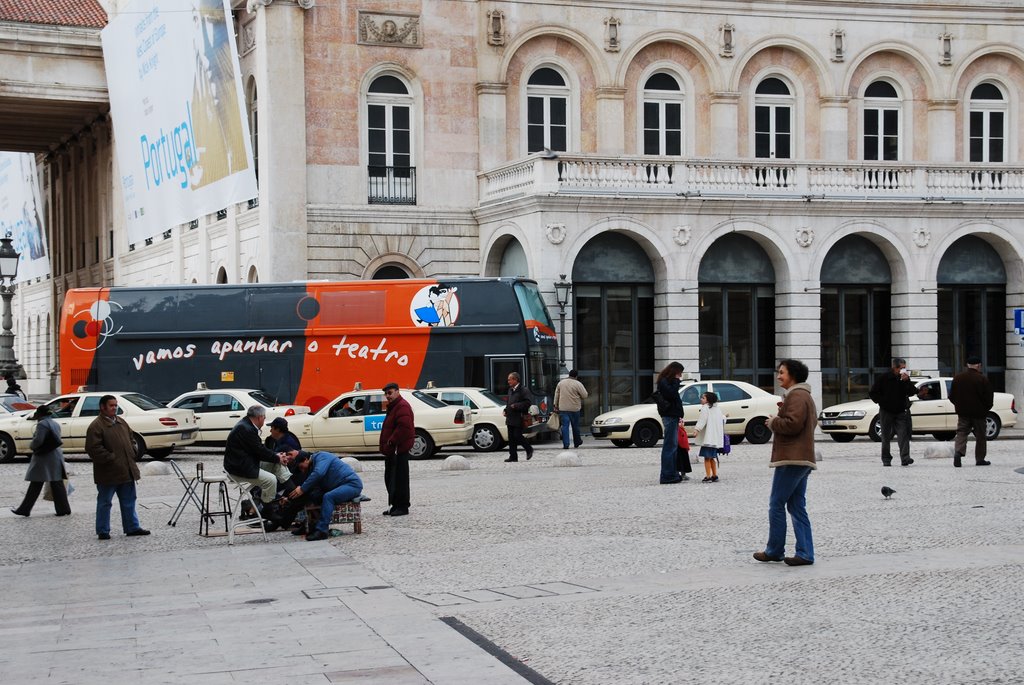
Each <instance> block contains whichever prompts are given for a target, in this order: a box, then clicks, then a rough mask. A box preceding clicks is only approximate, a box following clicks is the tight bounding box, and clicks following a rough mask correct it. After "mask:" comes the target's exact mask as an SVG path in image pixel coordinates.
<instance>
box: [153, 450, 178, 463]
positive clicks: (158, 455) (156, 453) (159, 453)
mask: <svg viewBox="0 0 1024 685" xmlns="http://www.w3.org/2000/svg"><path fill="white" fill-rule="evenodd" d="M173 449H174V448H173V447H153V448H150V450H149V456H151V457H153V458H154V459H156V460H157V461H163V460H164V459H166V458H167V457H169V456H171V450H173Z"/></svg>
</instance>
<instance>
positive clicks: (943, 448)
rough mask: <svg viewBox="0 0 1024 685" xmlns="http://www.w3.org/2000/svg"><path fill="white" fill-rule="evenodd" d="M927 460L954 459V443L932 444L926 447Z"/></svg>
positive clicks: (925, 456) (925, 455)
mask: <svg viewBox="0 0 1024 685" xmlns="http://www.w3.org/2000/svg"><path fill="white" fill-rule="evenodd" d="M924 458H925V459H952V458H953V443H951V442H930V443H928V444H927V445H925V446H924Z"/></svg>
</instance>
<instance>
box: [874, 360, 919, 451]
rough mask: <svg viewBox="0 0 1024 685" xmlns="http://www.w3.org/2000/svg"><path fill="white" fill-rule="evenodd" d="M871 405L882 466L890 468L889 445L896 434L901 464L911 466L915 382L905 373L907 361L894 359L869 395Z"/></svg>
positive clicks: (876, 381) (908, 373)
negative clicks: (877, 426) (878, 429)
mask: <svg viewBox="0 0 1024 685" xmlns="http://www.w3.org/2000/svg"><path fill="white" fill-rule="evenodd" d="M868 394H869V396H870V397H871V401H872V402H874V403H875V404H877V405H878V421H879V423H881V429H882V436H881V437H882V466H892V452H891V451H890V450H889V442H890V441H891V440H892V435H893V433H894V432H895V433H896V442H897V444H898V445H899V448H900V463H901V464H903V465H904V466H910V465H911V464H913V463H914V460H913V459H911V458H910V430H911V427H912V426H911V422H910V399H909V398H910V396H911V395H914V394H917V388H916V387H915V386H914V382H913V381H912V380H910V372H908V371H907V360H906V359H900V358H898V357H897V358H894V359H893V360H892V368H891V369H889V370H888V371H886V372H885V373H883V374H882V375H881V376H879V377H878V378H877V380H875V384H874V385H872V386H871V391H870V392H869V393H868Z"/></svg>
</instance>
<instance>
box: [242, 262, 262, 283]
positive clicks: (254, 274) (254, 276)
mask: <svg viewBox="0 0 1024 685" xmlns="http://www.w3.org/2000/svg"><path fill="white" fill-rule="evenodd" d="M245 280H246V281H247V282H248V283H259V282H260V273H259V271H257V270H256V267H255V266H250V267H249V275H248V276H246V278H245Z"/></svg>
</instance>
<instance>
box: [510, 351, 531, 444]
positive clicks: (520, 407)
mask: <svg viewBox="0 0 1024 685" xmlns="http://www.w3.org/2000/svg"><path fill="white" fill-rule="evenodd" d="M532 404H533V394H532V393H531V392H530V391H529V389H527V388H526V386H524V385H523V384H522V383H520V382H519V374H518V373H516V372H515V371H513V372H512V373H510V374H509V375H508V401H507V402H506V403H505V425H506V426H507V427H508V459H506V460H505V461H519V454H518V453H517V451H516V445H522V446H523V449H524V450H526V461H530V459H532V458H533V445H531V444H530V443H529V441H527V439H526V437H525V436H524V435H523V422H524V421H523V420H524V419H527V418H529V416H530V405H532Z"/></svg>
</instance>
